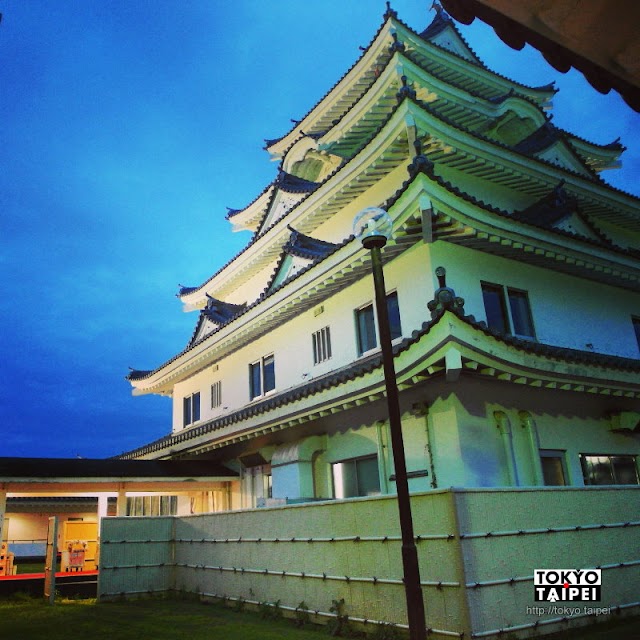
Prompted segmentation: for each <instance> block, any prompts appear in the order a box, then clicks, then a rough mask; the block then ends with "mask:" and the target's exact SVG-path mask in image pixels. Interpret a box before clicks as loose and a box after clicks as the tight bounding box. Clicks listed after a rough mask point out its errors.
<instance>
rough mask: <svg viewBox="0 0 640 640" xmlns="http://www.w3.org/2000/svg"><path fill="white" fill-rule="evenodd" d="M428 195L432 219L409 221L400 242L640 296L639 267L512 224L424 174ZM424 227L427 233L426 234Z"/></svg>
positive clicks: (421, 178)
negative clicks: (420, 242)
mask: <svg viewBox="0 0 640 640" xmlns="http://www.w3.org/2000/svg"><path fill="white" fill-rule="evenodd" d="M417 182H419V184H421V185H422V189H423V190H424V192H425V193H428V194H429V197H430V199H431V204H432V213H431V216H430V219H429V220H427V221H425V220H424V219H423V218H422V217H415V218H414V219H413V220H407V223H406V224H405V225H404V227H403V232H402V233H403V234H404V235H401V234H397V235H396V242H397V243H398V244H401V243H403V242H409V243H413V242H415V241H416V239H418V238H423V237H428V238H430V239H431V240H432V241H436V240H443V241H446V242H451V243H453V244H457V245H460V246H463V247H466V248H469V249H474V250H477V251H482V252H484V253H489V254H491V255H494V256H501V257H503V258H508V259H510V260H515V261H517V262H526V263H527V264H531V265H535V266H539V267H542V268H545V269H551V270H553V271H562V272H564V273H567V274H570V275H574V276H577V277H580V278H587V279H589V280H594V281H596V282H601V283H604V284H608V285H611V286H614V287H622V288H625V289H629V290H632V291H640V261H639V260H638V259H637V258H635V257H633V256H629V255H624V254H621V253H617V252H615V251H613V250H611V249H608V248H607V247H606V246H600V247H599V246H597V245H594V244H593V243H590V242H587V241H584V240H581V239H580V238H577V237H573V236H568V235H567V236H565V235H563V234H560V233H558V232H555V231H554V230H553V229H544V228H541V227H536V226H534V225H529V224H526V223H524V222H522V221H520V220H517V219H510V218H508V217H507V216H503V215H500V214H498V213H494V212H491V211H488V210H487V209H483V208H482V207H480V206H478V205H474V204H472V203H470V202H469V201H467V200H464V199H463V198H462V197H460V196H459V195H457V194H454V193H452V192H451V191H449V190H447V189H446V188H445V187H443V186H442V185H440V184H438V183H436V182H435V181H433V180H431V179H429V178H428V177H427V176H425V175H424V174H422V175H420V176H418V177H417V180H416V183H417ZM425 224H427V225H429V228H426V229H425Z"/></svg>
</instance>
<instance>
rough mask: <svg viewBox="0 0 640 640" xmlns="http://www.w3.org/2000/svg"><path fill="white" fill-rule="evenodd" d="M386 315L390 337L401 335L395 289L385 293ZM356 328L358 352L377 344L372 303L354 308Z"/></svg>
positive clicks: (372, 347) (360, 352) (370, 348)
mask: <svg viewBox="0 0 640 640" xmlns="http://www.w3.org/2000/svg"><path fill="white" fill-rule="evenodd" d="M387 315H388V317H389V330H390V333H391V339H392V340H396V339H397V338H400V337H402V324H401V322H400V306H399V304H398V293H397V292H396V291H393V292H392V293H389V294H388V295H387ZM356 330H357V336H358V353H359V354H360V355H362V354H363V353H366V352H367V351H371V350H372V349H375V348H376V347H377V346H378V335H377V331H376V317H375V314H374V309H373V305H372V304H368V305H367V306H366V307H362V308H360V309H357V310H356Z"/></svg>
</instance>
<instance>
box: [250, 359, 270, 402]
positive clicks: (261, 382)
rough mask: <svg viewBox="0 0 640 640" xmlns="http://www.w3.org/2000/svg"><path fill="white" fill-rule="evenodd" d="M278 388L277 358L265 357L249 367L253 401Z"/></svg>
mask: <svg viewBox="0 0 640 640" xmlns="http://www.w3.org/2000/svg"><path fill="white" fill-rule="evenodd" d="M275 388H276V370H275V358H274V356H273V354H272V355H270V356H265V357H264V358H262V359H261V360H258V361H257V362H253V363H251V364H250V365H249V393H250V396H251V400H253V399H254V398H257V397H259V396H262V395H265V394H266V393H269V391H273V390H274V389H275Z"/></svg>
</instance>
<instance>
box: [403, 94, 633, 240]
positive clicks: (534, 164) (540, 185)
mask: <svg viewBox="0 0 640 640" xmlns="http://www.w3.org/2000/svg"><path fill="white" fill-rule="evenodd" d="M413 104H415V106H416V107H417V108H416V109H415V110H414V111H413V112H412V113H413V114H414V117H415V120H416V122H417V124H418V126H419V128H420V129H421V130H423V131H428V132H429V133H431V135H432V136H434V137H435V136H437V137H438V138H439V139H440V140H443V141H444V142H445V143H446V144H445V145H444V147H443V148H440V149H435V150H433V151H429V152H428V153H429V158H430V159H431V160H432V161H434V162H436V163H442V164H444V165H448V166H451V167H454V168H464V171H465V172H466V173H468V174H469V175H476V176H478V177H482V178H483V179H487V180H491V181H493V182H496V183H498V184H503V185H505V186H508V187H509V188H517V189H519V190H521V191H522V192H524V193H528V194H530V195H531V196H533V197H536V198H539V197H542V196H543V195H544V194H545V193H547V192H548V191H549V190H550V189H551V188H552V187H553V186H555V185H556V184H557V183H558V182H559V181H560V180H561V179H564V180H565V181H566V183H567V187H568V188H570V189H571V192H572V193H573V194H574V195H575V196H576V197H577V198H578V201H579V204H580V207H581V208H582V209H583V211H584V212H585V213H586V214H587V215H596V216H597V217H600V218H603V219H606V220H609V221H611V222H613V223H614V224H619V225H622V226H627V227H628V228H629V229H631V230H635V231H637V230H640V214H639V212H638V203H639V202H640V200H639V199H638V198H636V197H635V196H633V195H631V194H628V193H626V192H624V191H622V190H620V189H616V188H614V187H612V186H610V185H608V184H606V183H604V182H603V181H602V180H595V179H593V178H590V177H589V176H584V175H581V174H579V173H576V172H575V171H571V170H569V169H566V168H564V167H560V166H558V165H555V164H553V163H551V162H547V161H546V160H542V159H541V158H536V157H531V156H528V155H525V154H523V153H519V152H518V151H516V150H515V149H513V148H512V147H508V146H507V145H503V144H501V143H499V142H496V141H495V140H492V139H490V138H486V137H485V136H482V135H481V134H478V133H476V132H473V131H471V130H469V129H466V128H464V127H460V126H458V125H457V123H455V122H453V121H451V120H449V119H448V118H445V117H444V116H442V115H440V114H438V113H437V112H436V111H435V110H434V109H432V108H431V107H430V106H429V105H426V104H424V103H420V102H418V101H414V102H413Z"/></svg>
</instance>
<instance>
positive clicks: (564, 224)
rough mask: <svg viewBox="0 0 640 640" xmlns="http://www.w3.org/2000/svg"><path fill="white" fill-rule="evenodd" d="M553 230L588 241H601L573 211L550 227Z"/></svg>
mask: <svg viewBox="0 0 640 640" xmlns="http://www.w3.org/2000/svg"><path fill="white" fill-rule="evenodd" d="M552 226H553V228H554V229H559V230H560V231H566V232H568V233H575V234H576V235H579V236H582V237H583V238H588V239H589V240H597V241H599V240H601V238H600V237H599V236H598V234H597V233H595V231H594V230H593V229H592V228H591V227H590V226H589V225H588V224H587V223H586V222H585V221H584V219H583V218H582V217H581V216H580V215H579V214H578V213H576V212H575V211H574V212H573V213H572V214H570V215H568V216H567V217H565V218H562V219H561V220H558V221H557V222H556V223H555V224H553V225H552Z"/></svg>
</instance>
